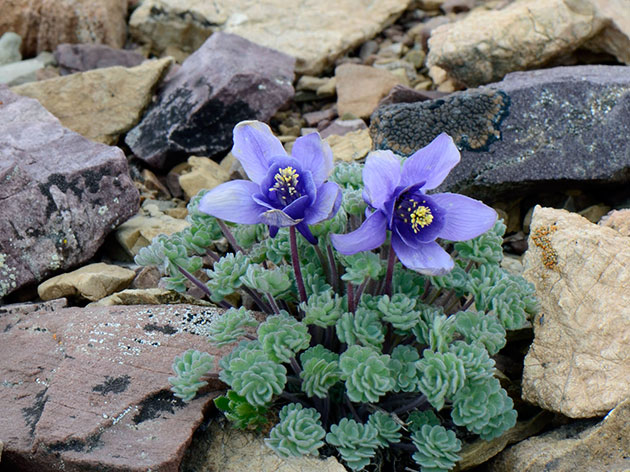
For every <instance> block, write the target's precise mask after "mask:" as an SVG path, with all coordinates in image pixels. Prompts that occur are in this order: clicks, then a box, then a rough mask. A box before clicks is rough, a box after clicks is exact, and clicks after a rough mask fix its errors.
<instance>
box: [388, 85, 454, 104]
mask: <svg viewBox="0 0 630 472" xmlns="http://www.w3.org/2000/svg"><path fill="white" fill-rule="evenodd" d="M445 95H447V94H446V93H443V92H438V91H436V90H415V89H412V88H409V87H406V86H404V85H396V86H395V87H394V88H392V89H391V90H390V91H389V93H388V94H387V95H386V96H385V97H384V98H383V99H382V100H381V101H380V102H379V103H378V105H379V106H383V105H393V104H394V103H413V102H423V101H425V100H435V99H437V98H441V97H443V96H445Z"/></svg>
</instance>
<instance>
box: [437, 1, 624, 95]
mask: <svg viewBox="0 0 630 472" xmlns="http://www.w3.org/2000/svg"><path fill="white" fill-rule="evenodd" d="M596 2H597V0H592V1H591V0H518V1H516V2H514V3H512V4H510V5H509V6H507V7H505V8H503V9H501V10H497V11H485V10H477V11H473V12H471V13H470V15H469V16H467V17H466V18H465V19H463V20H461V21H458V22H455V23H450V24H447V25H443V26H440V27H438V28H436V29H435V30H434V31H433V32H432V34H431V38H430V39H429V54H428V55H427V64H428V66H429V67H431V66H439V67H441V68H442V69H444V70H446V71H447V72H448V74H449V76H450V77H452V78H454V79H456V80H458V81H460V82H462V83H464V84H466V85H467V86H469V87H472V86H477V85H481V84H486V83H489V82H495V81H498V80H501V79H502V78H503V77H504V76H505V74H507V73H508V72H512V71H517V70H526V69H532V68H536V67H538V66H541V65H543V64H545V63H546V62H548V61H550V60H551V59H553V58H556V57H559V56H561V55H563V54H568V53H571V52H572V51H574V50H575V49H577V48H578V47H580V46H581V45H582V44H584V43H585V42H586V41H587V40H589V39H591V38H593V37H595V36H596V35H598V34H599V33H601V32H602V31H603V30H604V29H605V27H606V26H607V25H608V24H609V23H610V20H609V19H608V18H607V17H602V16H601V15H602V13H600V12H599V10H598V9H597V8H596V7H595V6H594V3H596ZM628 33H629V34H630V31H628ZM602 44H604V42H602ZM627 44H628V46H627V47H628V48H629V49H630V40H629V41H628V43H627Z"/></svg>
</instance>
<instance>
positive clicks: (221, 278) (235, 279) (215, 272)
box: [207, 252, 251, 302]
mask: <svg viewBox="0 0 630 472" xmlns="http://www.w3.org/2000/svg"><path fill="white" fill-rule="evenodd" d="M250 264H251V261H250V260H249V257H247V256H246V255H244V254H243V253H242V252H237V253H236V254H232V253H229V254H226V255H225V256H223V257H222V258H221V259H219V260H218V261H217V262H215V263H214V267H213V268H212V270H210V271H208V277H209V278H210V280H208V282H207V285H208V288H209V289H210V291H211V292H212V296H211V297H210V298H211V299H212V301H213V302H220V301H221V300H223V299H224V298H225V297H226V296H228V295H231V294H232V293H234V292H235V291H236V290H238V288H240V286H241V285H242V282H241V276H242V275H244V274H245V273H246V272H247V268H248V267H250Z"/></svg>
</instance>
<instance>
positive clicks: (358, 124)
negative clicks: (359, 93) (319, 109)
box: [320, 118, 367, 138]
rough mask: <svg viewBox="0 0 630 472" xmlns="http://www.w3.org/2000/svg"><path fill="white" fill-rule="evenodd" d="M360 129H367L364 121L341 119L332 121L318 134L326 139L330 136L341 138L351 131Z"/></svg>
mask: <svg viewBox="0 0 630 472" xmlns="http://www.w3.org/2000/svg"><path fill="white" fill-rule="evenodd" d="M362 129H367V125H366V124H365V121H363V120H362V119H360V118H356V119H353V120H342V119H341V118H338V119H336V120H335V121H333V122H332V123H331V124H330V125H329V126H327V127H326V128H324V129H323V130H322V131H321V132H320V134H321V136H322V138H327V137H328V136H332V135H335V134H336V135H339V136H343V135H344V134H347V133H352V132H353V131H358V130H362Z"/></svg>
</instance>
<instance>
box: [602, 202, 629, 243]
mask: <svg viewBox="0 0 630 472" xmlns="http://www.w3.org/2000/svg"><path fill="white" fill-rule="evenodd" d="M599 224H600V225H601V226H606V227H608V228H612V229H614V230H615V231H618V232H619V233H621V234H623V235H624V236H628V237H630V208H625V209H623V210H613V211H611V212H610V213H608V214H607V215H605V216H604V217H602V219H601V220H600V221H599Z"/></svg>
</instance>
